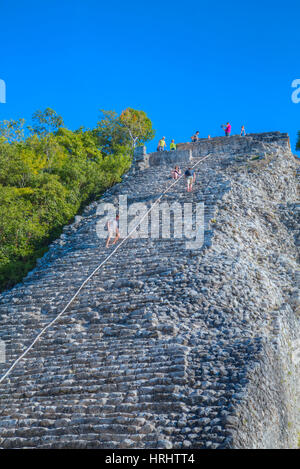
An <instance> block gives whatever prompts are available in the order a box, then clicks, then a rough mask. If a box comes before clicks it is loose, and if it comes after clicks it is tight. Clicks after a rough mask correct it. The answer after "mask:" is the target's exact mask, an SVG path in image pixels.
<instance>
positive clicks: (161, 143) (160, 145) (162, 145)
mask: <svg viewBox="0 0 300 469" xmlns="http://www.w3.org/2000/svg"><path fill="white" fill-rule="evenodd" d="M166 146H167V144H166V137H163V138H161V139H160V141H159V142H158V147H157V150H158V151H164V150H165V148H166Z"/></svg>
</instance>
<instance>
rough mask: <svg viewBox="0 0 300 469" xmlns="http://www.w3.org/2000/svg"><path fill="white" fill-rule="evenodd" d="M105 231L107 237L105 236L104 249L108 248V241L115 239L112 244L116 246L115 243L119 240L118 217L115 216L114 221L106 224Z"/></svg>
mask: <svg viewBox="0 0 300 469" xmlns="http://www.w3.org/2000/svg"><path fill="white" fill-rule="evenodd" d="M107 230H108V236H107V240H106V246H105V247H107V248H108V247H109V242H110V239H111V238H113V237H115V239H114V241H113V243H112V245H113V244H116V242H117V241H118V240H119V238H120V232H119V215H116V218H115V219H111V220H108V222H107Z"/></svg>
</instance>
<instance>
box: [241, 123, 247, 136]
mask: <svg viewBox="0 0 300 469" xmlns="http://www.w3.org/2000/svg"><path fill="white" fill-rule="evenodd" d="M245 135H246V130H245V126H244V125H242V128H241V137H242V136H245Z"/></svg>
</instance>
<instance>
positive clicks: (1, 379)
mask: <svg viewBox="0 0 300 469" xmlns="http://www.w3.org/2000/svg"><path fill="white" fill-rule="evenodd" d="M210 155H211V153H208V154H207V155H206V156H205V157H203V158H202V159H201V160H199V161H197V163H195V164H194V165H193V166H191V167H192V168H195V166H197V165H198V164H199V163H202V161H204V160H206V158H208V157H209V156H210ZM183 176H184V175H183V174H182V175H181V176H179V178H178V179H176V180H175V181H174V182H173V183H172V184H170V185H169V186H168V187H167V189H166V190H165V191H164V192H163V193H162V194H161V195H160V196H159V197H158V198H157V199H156V201H155V202H154V204H152V205H151V207H150V209H149V210H148V211H147V212H146V213H144V215H143V216H142V217H141V219H140V220H139V222H138V224H137V225H136V226H135V227H134V228H133V229H132V230H131V231H130V233H129V234H128V235H127V236H126V237H125V238H124V239H123V240H122V241H121V242H120V243H119V244H118V245H117V246H116V247H115V249H114V250H113V251H112V252H111V253H110V254H109V255H108V256H107V257H106V258H105V259H104V260H103V261H102V262H101V263H100V264H99V265H98V267H96V269H95V270H94V271H93V272H92V273H91V274H90V275H89V276H88V277H87V278H86V279H85V280H84V282H83V283H82V284H81V286H80V287H79V288H78V290H77V291H76V293H75V294H74V295H73V296H72V298H71V299H70V301H69V302H68V304H67V305H66V306H65V307H64V309H63V310H62V311H61V312H60V313H59V314H58V315H57V316H56V317H55V318H54V319H53V320H52V321H51V322H50V323H49V324H47V326H45V327H44V328H43V329H42V330H41V332H40V333H39V334H38V335H37V336H36V338H35V339H34V341H33V342H32V343H31V344H30V346H29V347H28V348H27V349H26V350H25V351H24V352H23V353H22V354H21V355H20V356H19V357H18V358H17V359H16V360H15V361H14V363H13V364H12V365H11V367H10V368H9V369H8V370H7V371H6V372H5V374H4V375H3V376H2V377H1V378H0V384H1V383H2V382H3V381H4V380H5V378H7V376H8V375H9V374H10V373H11V372H12V371H13V369H14V368H15V367H16V366H17V364H18V363H19V362H20V361H21V360H22V359H23V358H24V357H25V356H26V355H27V354H28V352H29V351H30V350H31V349H32V348H33V346H34V345H35V344H36V342H37V341H38V340H39V339H40V337H41V336H42V335H43V334H44V333H45V332H46V331H47V330H48V329H49V328H50V327H51V326H52V325H53V324H54V323H55V322H57V321H58V319H59V318H60V317H61V316H62V315H63V314H64V313H65V312H66V310H67V309H68V307H69V306H70V305H71V304H72V303H73V301H74V300H75V298H77V296H78V295H79V293H80V292H81V290H82V289H83V287H84V286H85V285H86V284H87V283H88V281H89V280H90V279H91V278H92V277H93V276H94V275H95V273H96V272H98V270H99V269H101V267H102V266H103V265H104V264H105V263H106V262H107V261H108V260H109V259H110V258H111V257H112V256H113V255H114V253H115V252H116V251H117V250H118V249H120V247H121V246H122V245H123V244H124V243H125V241H127V239H128V238H130V236H131V235H132V234H133V233H134V231H135V230H136V228H137V227H138V226H139V225H140V223H141V222H142V221H143V220H144V218H145V217H146V216H147V215H148V214H149V213H150V212H151V210H152V209H153V208H154V207H155V205H156V204H158V202H159V201H160V200H161V198H162V197H163V196H164V195H165V194H166V193H167V192H168V191H169V190H170V189H171V187H173V186H174V185H175V184H177V183H178V182H179V181H180V179H182V177H183Z"/></svg>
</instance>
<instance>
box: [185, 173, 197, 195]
mask: <svg viewBox="0 0 300 469" xmlns="http://www.w3.org/2000/svg"><path fill="white" fill-rule="evenodd" d="M184 176H185V178H186V181H187V191H188V192H191V191H192V189H193V183H194V182H195V179H196V174H195V171H194V170H193V169H192V168H188V169H187V170H186V172H185V173H184Z"/></svg>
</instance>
